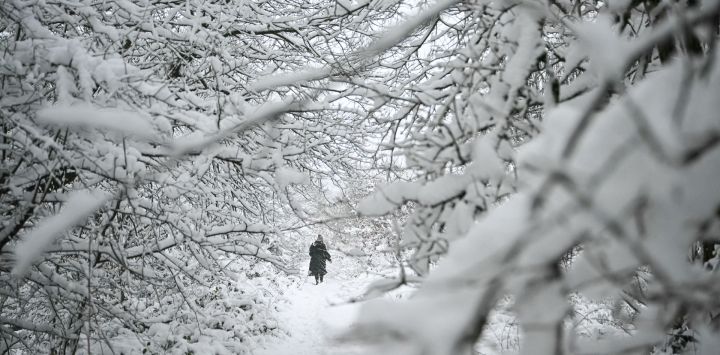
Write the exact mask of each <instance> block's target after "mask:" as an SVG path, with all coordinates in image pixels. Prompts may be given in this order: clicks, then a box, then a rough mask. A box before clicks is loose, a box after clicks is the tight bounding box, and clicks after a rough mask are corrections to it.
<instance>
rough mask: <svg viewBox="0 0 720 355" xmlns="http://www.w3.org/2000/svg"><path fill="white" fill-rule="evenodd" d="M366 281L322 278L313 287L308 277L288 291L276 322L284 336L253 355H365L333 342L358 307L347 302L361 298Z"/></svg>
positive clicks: (348, 325)
mask: <svg viewBox="0 0 720 355" xmlns="http://www.w3.org/2000/svg"><path fill="white" fill-rule="evenodd" d="M368 281H369V280H363V279H362V278H360V279H358V278H355V279H339V278H334V277H326V278H325V282H324V283H321V284H319V285H315V280H311V278H310V277H308V278H307V279H306V280H305V282H304V283H302V282H301V283H299V284H298V285H295V286H294V287H293V288H291V289H288V290H287V293H286V296H287V298H288V301H287V303H285V304H283V305H282V306H280V308H281V311H280V314H279V315H278V321H279V322H280V325H281V327H282V328H284V329H287V330H288V332H289V334H287V336H285V337H282V338H279V339H276V342H275V343H274V344H268V345H267V347H266V348H265V349H259V350H258V351H257V352H256V354H257V355H323V354H325V355H356V354H364V353H366V352H365V351H363V349H362V348H361V347H359V346H357V345H348V344H337V343H336V342H334V341H333V338H334V337H335V336H337V335H340V334H341V333H343V332H345V331H347V330H349V329H350V327H351V326H352V322H353V320H354V319H355V316H356V315H357V312H358V309H359V307H360V304H358V303H353V304H348V303H347V300H349V299H350V298H352V297H354V296H357V295H358V294H361V293H362V292H363V290H364V287H365V286H366V285H367V282H368Z"/></svg>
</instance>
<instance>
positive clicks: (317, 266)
mask: <svg viewBox="0 0 720 355" xmlns="http://www.w3.org/2000/svg"><path fill="white" fill-rule="evenodd" d="M325 260H330V261H331V262H332V259H330V253H328V251H327V247H326V246H325V243H323V242H321V241H317V240H316V241H315V242H314V243H312V245H310V275H325V274H327V271H325Z"/></svg>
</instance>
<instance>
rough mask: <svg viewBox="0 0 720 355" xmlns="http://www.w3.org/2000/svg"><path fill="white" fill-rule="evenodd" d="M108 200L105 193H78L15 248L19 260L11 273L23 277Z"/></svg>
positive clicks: (69, 198)
mask: <svg viewBox="0 0 720 355" xmlns="http://www.w3.org/2000/svg"><path fill="white" fill-rule="evenodd" d="M108 197H109V196H108V195H107V194H104V193H100V192H97V191H94V192H89V191H85V190H82V191H76V192H74V193H72V194H71V195H70V196H68V199H67V201H66V202H65V206H64V207H63V209H62V210H61V211H60V213H58V214H56V215H55V216H52V217H48V218H46V219H44V220H43V221H42V222H40V225H39V226H38V227H37V228H35V229H34V230H32V231H31V232H30V233H28V234H26V235H25V236H23V237H22V239H21V240H20V242H18V244H17V246H15V258H16V260H15V267H14V268H13V271H12V273H13V274H14V275H17V276H21V275H24V274H25V273H26V272H27V271H28V269H29V268H30V266H31V265H32V264H33V263H35V262H36V261H37V259H39V258H40V257H41V256H42V254H43V253H44V252H45V250H46V249H47V248H48V247H49V246H50V244H52V243H53V242H54V241H55V239H56V238H57V237H58V236H59V235H60V234H62V233H64V232H65V231H67V230H68V229H70V228H72V227H73V226H74V225H75V224H77V223H80V222H82V221H83V220H84V219H85V217H87V216H88V215H90V214H91V213H93V212H95V210H97V209H98V208H100V206H101V205H102V204H103V203H105V201H107V199H108Z"/></svg>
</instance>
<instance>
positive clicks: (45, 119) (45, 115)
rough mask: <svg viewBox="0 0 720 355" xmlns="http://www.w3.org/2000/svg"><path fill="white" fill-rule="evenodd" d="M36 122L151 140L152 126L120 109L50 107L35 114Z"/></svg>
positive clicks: (136, 115) (142, 118)
mask: <svg viewBox="0 0 720 355" xmlns="http://www.w3.org/2000/svg"><path fill="white" fill-rule="evenodd" d="M37 118H38V121H40V122H41V123H45V124H51V125H58V126H66V127H72V128H88V127H90V128H96V129H101V130H110V131H114V132H118V133H121V134H125V135H131V136H136V137H144V138H153V137H154V136H155V134H154V132H155V130H154V128H153V126H152V125H151V124H150V123H149V122H148V119H146V118H144V117H142V116H141V115H139V114H138V113H135V112H129V111H123V110H121V109H106V108H97V107H93V106H90V105H73V106H62V105H58V106H51V107H46V108H44V109H41V110H40V111H38V113H37Z"/></svg>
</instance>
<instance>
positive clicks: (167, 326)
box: [77, 265, 290, 355]
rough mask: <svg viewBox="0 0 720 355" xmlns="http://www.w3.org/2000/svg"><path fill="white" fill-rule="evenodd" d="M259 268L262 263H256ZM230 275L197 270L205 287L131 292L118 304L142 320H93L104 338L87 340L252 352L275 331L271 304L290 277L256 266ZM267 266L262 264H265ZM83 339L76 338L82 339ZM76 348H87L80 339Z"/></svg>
mask: <svg viewBox="0 0 720 355" xmlns="http://www.w3.org/2000/svg"><path fill="white" fill-rule="evenodd" d="M259 266H260V268H262V267H263V266H264V265H259ZM248 270H251V271H248V272H242V273H235V274H233V275H232V276H233V277H234V279H233V278H230V277H224V276H218V275H211V274H210V273H209V272H207V271H206V272H202V273H199V274H198V275H197V277H199V278H203V279H204V280H206V281H207V285H206V287H203V286H196V287H193V288H188V289H186V291H187V292H186V293H185V294H176V293H174V294H169V295H167V296H164V297H156V295H154V294H152V293H148V294H147V295H146V297H143V298H134V299H132V300H129V301H127V302H126V303H125V304H123V305H122V306H123V307H124V308H125V309H127V310H131V311H132V312H134V314H136V316H137V317H138V318H139V319H144V320H146V323H145V324H144V325H141V324H138V327H137V328H135V329H128V327H127V326H126V325H123V324H121V323H120V322H117V321H111V322H108V323H105V324H97V325H95V324H93V325H92V326H97V327H99V328H100V329H99V330H98V331H97V332H98V333H100V334H103V336H104V339H100V340H97V339H94V340H93V341H91V345H90V351H89V353H91V354H117V353H122V354H126V355H130V354H219V355H221V354H252V353H254V349H255V348H257V347H259V346H261V345H262V344H263V342H264V341H265V340H266V339H269V338H272V337H275V336H277V335H278V334H279V325H278V322H277V319H276V312H277V310H278V308H277V307H276V306H277V304H278V302H279V301H280V300H282V299H283V292H281V291H280V290H282V289H283V288H286V287H288V286H289V285H290V282H289V280H287V279H285V278H283V277H278V278H275V279H270V278H264V277H257V276H258V275H259V274H256V273H255V272H257V271H258V270H257V267H256V268H252V267H249V268H248ZM265 272H267V270H265ZM86 341H87V340H86V339H83V340H82V341H81V342H80V343H81V344H85V342H86ZM77 353H79V354H87V353H88V348H87V347H84V346H82V345H81V347H80V348H79V349H78V351H77Z"/></svg>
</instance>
